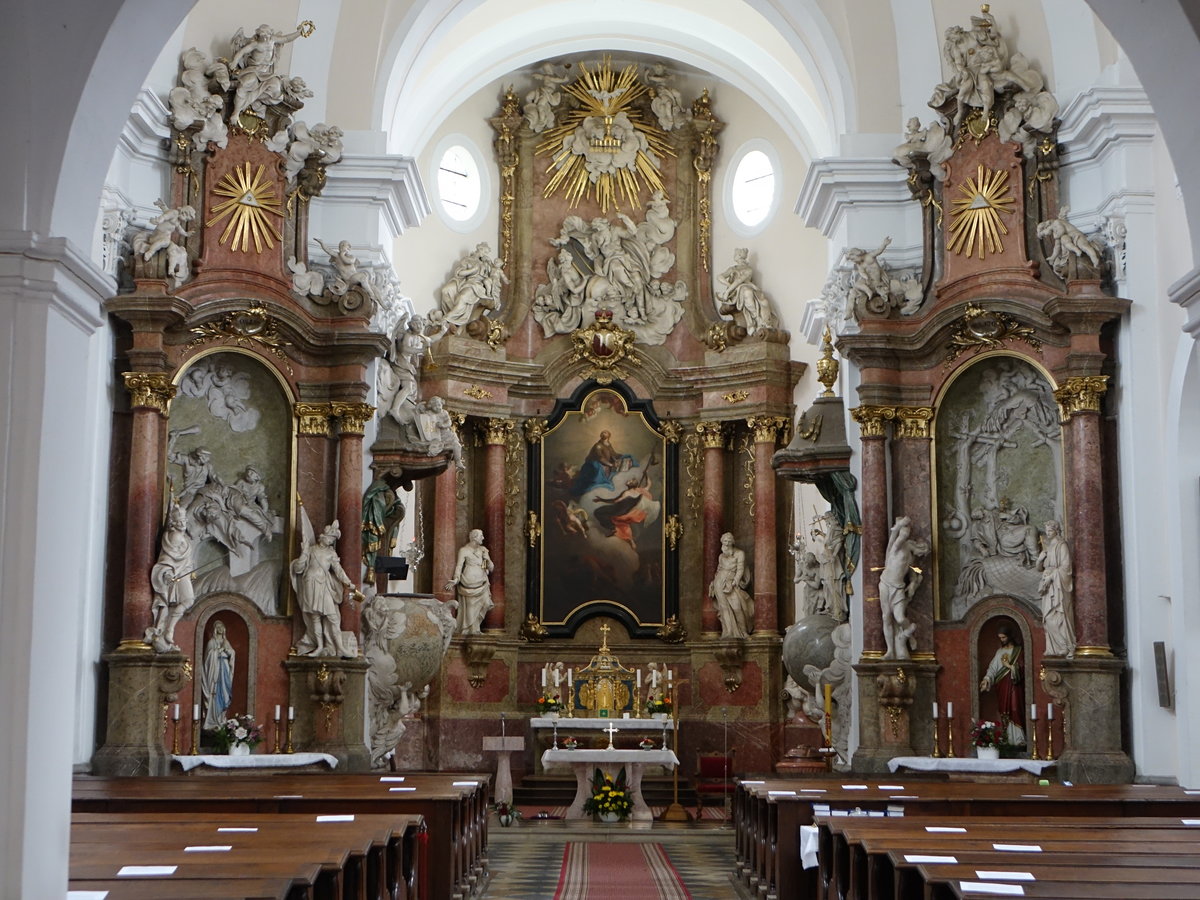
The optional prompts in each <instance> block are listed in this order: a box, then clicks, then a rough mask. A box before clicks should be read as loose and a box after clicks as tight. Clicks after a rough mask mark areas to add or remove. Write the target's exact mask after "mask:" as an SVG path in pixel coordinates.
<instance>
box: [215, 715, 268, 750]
mask: <svg viewBox="0 0 1200 900" xmlns="http://www.w3.org/2000/svg"><path fill="white" fill-rule="evenodd" d="M262 739H263V736H262V729H261V728H259V727H258V725H257V723H255V721H254V716H251V715H242V716H234V717H233V718H232V719H226V720H225V721H224V722H222V723H221V725H220V727H219V728H217V729H216V730H215V731H213V736H212V742H213V746H215V747H216V748H217V750H219V751H220V752H222V753H226V752H228V750H229V748H230V747H232V746H233V745H234V744H246V745H247V746H249V747H254V746H256V745H257V744H259V743H261V741H262Z"/></svg>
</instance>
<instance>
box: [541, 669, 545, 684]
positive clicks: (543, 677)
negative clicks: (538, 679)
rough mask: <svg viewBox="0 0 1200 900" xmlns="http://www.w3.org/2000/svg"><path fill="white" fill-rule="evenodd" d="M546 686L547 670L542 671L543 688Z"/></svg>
mask: <svg viewBox="0 0 1200 900" xmlns="http://www.w3.org/2000/svg"><path fill="white" fill-rule="evenodd" d="M545 686H546V670H545V669H542V687H545Z"/></svg>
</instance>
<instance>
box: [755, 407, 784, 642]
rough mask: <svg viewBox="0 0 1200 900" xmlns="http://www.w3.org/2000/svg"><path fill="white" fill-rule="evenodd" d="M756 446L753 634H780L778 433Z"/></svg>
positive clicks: (771, 431)
mask: <svg viewBox="0 0 1200 900" xmlns="http://www.w3.org/2000/svg"><path fill="white" fill-rule="evenodd" d="M769 430H770V440H757V439H756V441H755V444H754V633H755V634H769V635H777V634H778V633H779V599H778V576H777V571H778V568H777V566H778V564H777V561H776V546H777V544H778V541H779V536H778V535H777V534H776V533H775V519H776V517H775V470H774V469H773V468H771V457H772V455H774V453H775V430H774V429H769Z"/></svg>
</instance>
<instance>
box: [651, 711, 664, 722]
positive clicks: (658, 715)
mask: <svg viewBox="0 0 1200 900" xmlns="http://www.w3.org/2000/svg"><path fill="white" fill-rule="evenodd" d="M651 715H652V716H653V717H654V718H655V719H658V720H659V721H660V722H661V721H662V720H663V719H665V718H666V717H667V714H666V713H665V712H656V713H651Z"/></svg>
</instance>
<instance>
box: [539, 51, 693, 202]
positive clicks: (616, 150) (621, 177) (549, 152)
mask: <svg viewBox="0 0 1200 900" xmlns="http://www.w3.org/2000/svg"><path fill="white" fill-rule="evenodd" d="M579 72H580V75H579V77H578V78H577V79H576V80H575V81H573V82H572V83H571V84H569V85H566V86H565V87H563V91H564V92H565V93H567V94H570V95H571V96H572V97H574V98H575V99H576V100H577V101H578V102H579V105H578V106H577V107H576V108H575V109H572V110H571V111H570V112H568V113H567V115H566V117H565V118H564V120H563V122H562V124H560V125H557V126H555V127H554V128H552V129H550V130H549V131H547V132H546V134H545V136H544V137H543V139H542V141H541V143H539V144H538V146H537V154H538V156H548V157H550V165H549V166H547V167H546V171H547V172H553V173H554V174H553V176H552V177H551V178H550V180H549V182H547V184H546V188H545V190H544V191H543V192H542V196H543V197H546V198H549V197H551V196H552V195H553V194H555V193H556V192H558V191H560V190H561V191H562V192H563V195H564V196H565V197H566V199H567V203H568V205H569V206H571V207H575V206H578V205H579V203H580V201H582V200H583V198H585V197H587V198H593V197H594V198H595V200H596V201H597V202H598V203H599V204H600V209H601V210H602V211H603V212H605V213H607V212H608V210H609V208H610V207H613V208H616V209H618V210H619V209H621V207H622V206H623V205H624V206H626V207H627V208H630V209H633V208H636V207H638V206H640V205H641V202H640V201H641V193H642V189H643V187H646V188H649V190H650V192H651V193H653V192H654V191H662V192H663V193H664V194H665V193H666V187H665V186H664V185H663V182H662V176H661V174H660V173H659V168H658V160H659V159H662V158H663V157H664V156H674V155H675V151H674V149H673V148H672V147H671V145H670V143H669V142H668V140H667V134H666V132H664V131H663V130H662V129H660V128H657V127H656V126H654V125H651V124H650V123H648V122H645V121H643V120H642V116H641V111H640V110H638V109H637V108H635V107H634V106H633V102H634V101H635V100H637V99H638V98H639V97H641V96H642V95H643V94H645V93H646V91H647V90H648V88H647V87H646V85H645V84H643V83H642V82H641V81H639V80H638V70H637V66H636V65H633V64H630V65H628V66H625V68H623V69H621V71H620V72H616V71H614V70H613V67H612V60H611V59H609V58H608V57H605V59H604V62H603V64H601V65H600V66H599V67H598V68H596V69H589V68H588V67H587V64H586V63H581V64H580V66H579Z"/></svg>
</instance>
